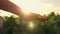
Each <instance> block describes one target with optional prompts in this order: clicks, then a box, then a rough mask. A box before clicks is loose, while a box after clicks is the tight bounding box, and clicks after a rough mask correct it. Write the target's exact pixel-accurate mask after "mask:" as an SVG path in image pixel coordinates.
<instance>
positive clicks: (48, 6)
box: [10, 0, 60, 15]
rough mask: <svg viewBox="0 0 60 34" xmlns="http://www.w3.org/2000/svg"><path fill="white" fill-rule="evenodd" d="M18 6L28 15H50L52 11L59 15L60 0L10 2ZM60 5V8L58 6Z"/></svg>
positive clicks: (13, 0) (18, 0) (17, 0)
mask: <svg viewBox="0 0 60 34" xmlns="http://www.w3.org/2000/svg"><path fill="white" fill-rule="evenodd" d="M10 1H11V2H13V3H15V4H16V5H18V6H19V7H20V8H22V10H24V11H25V12H26V13H28V12H30V11H31V12H33V13H38V14H41V15H44V14H49V13H51V12H52V11H54V12H55V13H59V11H60V6H59V4H58V1H59V0H10ZM57 5H58V6H57Z"/></svg>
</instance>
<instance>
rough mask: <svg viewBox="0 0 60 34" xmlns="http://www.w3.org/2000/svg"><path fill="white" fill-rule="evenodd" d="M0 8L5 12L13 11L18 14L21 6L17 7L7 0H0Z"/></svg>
mask: <svg viewBox="0 0 60 34" xmlns="http://www.w3.org/2000/svg"><path fill="white" fill-rule="evenodd" d="M0 9H1V10H4V11H7V12H11V13H14V14H16V15H18V16H19V15H20V14H21V12H22V10H21V8H19V7H18V6H17V5H15V4H14V3H12V2H10V1H9V0H0Z"/></svg>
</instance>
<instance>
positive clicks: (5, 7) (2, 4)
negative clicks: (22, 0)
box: [0, 0, 22, 34]
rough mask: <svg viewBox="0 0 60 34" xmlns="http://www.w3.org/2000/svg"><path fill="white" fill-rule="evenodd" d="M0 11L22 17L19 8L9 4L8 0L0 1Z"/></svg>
mask: <svg viewBox="0 0 60 34" xmlns="http://www.w3.org/2000/svg"><path fill="white" fill-rule="evenodd" d="M0 9H1V10H4V11H7V12H11V13H14V14H16V15H18V16H20V15H22V10H21V8H19V7H18V6H17V5H15V4H14V3H12V2H10V1H9V0H0ZM20 17H21V16H20ZM20 33H21V32H20ZM11 34H12V32H11Z"/></svg>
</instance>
